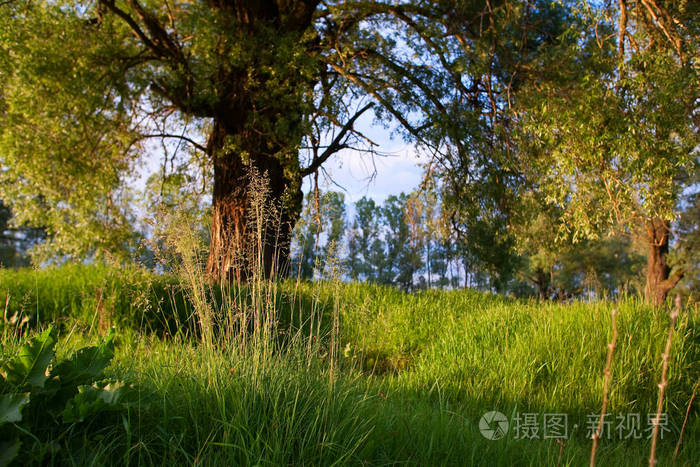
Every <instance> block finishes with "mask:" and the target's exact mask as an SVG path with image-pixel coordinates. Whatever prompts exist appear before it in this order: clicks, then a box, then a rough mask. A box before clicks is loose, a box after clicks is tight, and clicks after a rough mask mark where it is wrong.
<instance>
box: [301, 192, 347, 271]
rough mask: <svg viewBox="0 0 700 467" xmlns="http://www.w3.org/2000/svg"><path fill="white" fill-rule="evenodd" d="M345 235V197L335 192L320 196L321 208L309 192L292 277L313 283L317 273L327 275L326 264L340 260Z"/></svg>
mask: <svg viewBox="0 0 700 467" xmlns="http://www.w3.org/2000/svg"><path fill="white" fill-rule="evenodd" d="M344 235H345V198H344V196H343V194H342V193H338V192H335V191H329V192H325V193H320V194H319V196H318V204H317V203H316V199H315V195H314V194H313V193H312V192H309V193H308V195H307V196H306V203H305V206H304V209H303V210H302V212H301V217H300V219H299V222H298V223H297V225H296V227H295V240H294V241H295V246H296V251H295V252H294V253H293V254H294V258H293V261H292V266H291V268H292V270H291V273H292V274H293V275H298V276H299V277H301V278H303V279H313V278H314V277H315V274H314V271H318V272H321V271H323V270H324V269H326V268H325V267H324V263H325V262H326V261H328V260H329V259H331V258H333V257H334V256H337V257H339V256H340V254H341V252H340V247H341V245H342V241H343V237H344Z"/></svg>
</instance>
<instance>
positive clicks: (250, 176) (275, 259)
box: [207, 121, 303, 281]
mask: <svg viewBox="0 0 700 467" xmlns="http://www.w3.org/2000/svg"><path fill="white" fill-rule="evenodd" d="M247 133H248V132H247V131H245V130H235V129H234V130H232V129H231V128H227V127H226V125H225V124H224V123H222V122H220V121H215V122H214V126H213V129H212V132H211V134H210V136H209V141H208V144H207V150H208V152H209V153H210V155H211V157H212V158H213V163H214V191H213V196H212V219H211V239H210V249H209V259H208V261H207V273H208V275H209V276H210V278H211V279H212V280H214V281H221V280H233V279H237V280H247V279H249V278H251V277H253V276H258V275H259V276H262V277H265V278H269V277H272V276H276V275H286V274H287V273H288V267H289V248H290V243H291V238H292V229H293V228H294V224H295V223H296V220H297V219H298V217H299V213H300V212H301V206H302V199H303V194H302V191H301V175H300V174H299V173H298V171H297V172H294V171H290V170H285V166H284V164H283V163H282V161H284V158H282V157H279V154H278V153H277V152H273V153H272V154H269V153H263V152H261V151H260V150H259V149H257V148H260V147H263V145H262V144H257V143H252V142H251V143H252V144H245V146H244V148H243V149H242V150H229V149H228V148H227V141H228V140H229V138H230V137H231V136H232V135H235V136H237V137H239V140H241V141H246V139H247V138H240V136H242V135H244V136H245V135H246V134H247ZM252 139H253V140H256V139H257V138H252ZM279 149H280V151H283V150H284V148H279ZM242 154H245V160H244V158H243V157H242Z"/></svg>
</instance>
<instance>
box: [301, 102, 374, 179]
mask: <svg viewBox="0 0 700 467" xmlns="http://www.w3.org/2000/svg"><path fill="white" fill-rule="evenodd" d="M373 105H374V104H373V103H369V104H367V105H365V106H364V107H362V108H361V109H360V110H358V111H357V112H356V113H355V115H353V116H352V118H351V119H350V120H348V121H347V123H345V125H344V126H343V128H342V129H341V130H340V133H338V135H337V136H336V137H335V138H334V139H333V142H331V144H330V145H328V147H327V148H326V149H325V151H323V153H321V155H320V156H318V157H316V158H314V160H313V161H312V162H311V165H309V166H308V167H306V168H305V169H303V170H302V171H301V176H302V177H306V176H307V175H310V174H312V173H314V172H316V171H317V170H318V168H319V167H321V165H322V164H323V163H324V162H326V161H327V160H328V158H329V157H331V156H332V155H333V154H335V153H336V152H338V151H340V150H341V149H345V148H347V147H348V146H347V144H345V138H346V136H347V134H348V133H349V132H351V131H352V130H353V125H354V124H355V121H357V119H358V118H360V116H361V115H362V114H363V113H365V112H366V111H367V110H369V109H370V108H371V107H372V106H373Z"/></svg>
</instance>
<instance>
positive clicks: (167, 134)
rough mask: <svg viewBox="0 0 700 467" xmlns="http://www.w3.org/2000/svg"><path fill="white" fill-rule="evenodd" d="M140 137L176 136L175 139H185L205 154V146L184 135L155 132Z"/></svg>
mask: <svg viewBox="0 0 700 467" xmlns="http://www.w3.org/2000/svg"><path fill="white" fill-rule="evenodd" d="M140 137H141V138H144V139H145V138H176V139H181V140H183V141H187V142H188V143H190V144H191V145H192V146H194V147H195V148H196V149H198V150H200V151H202V152H203V153H205V154H206V152H207V148H206V147H204V146H202V145H201V144H199V143H198V142H196V141H195V140H193V139H190V138H188V137H187V136H184V135H174V134H170V133H156V134H150V135H140Z"/></svg>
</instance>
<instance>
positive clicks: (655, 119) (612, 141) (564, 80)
mask: <svg viewBox="0 0 700 467" xmlns="http://www.w3.org/2000/svg"><path fill="white" fill-rule="evenodd" d="M620 5H621V6H622V10H620V11H618V12H617V14H619V15H620V16H619V24H618V28H619V29H618V34H617V35H614V34H612V35H611V34H609V33H610V32H611V31H613V29H614V26H615V25H614V24H613V23H612V22H611V19H612V18H613V17H612V16H608V17H607V18H606V17H605V16H604V15H602V13H601V12H600V11H598V10H587V11H585V12H584V13H583V14H581V15H579V18H580V19H581V22H576V23H574V24H573V26H572V28H571V29H570V30H569V31H568V32H567V33H566V35H565V36H562V38H563V39H562V41H561V42H560V44H559V45H558V46H557V47H552V48H551V49H550V51H549V54H548V58H546V61H545V64H544V68H543V70H547V69H549V70H553V69H556V70H557V71H556V72H554V73H542V74H541V75H539V77H538V79H537V80H535V81H533V82H532V85H531V86H530V87H529V90H528V91H529V94H527V97H525V96H526V93H521V100H520V102H521V103H525V102H527V105H526V106H525V107H526V110H524V111H523V113H522V123H523V124H524V126H523V128H526V129H527V130H528V132H527V133H526V135H525V139H527V141H528V142H534V143H535V144H534V145H535V146H536V148H535V150H534V152H533V153H534V154H538V155H537V156H536V158H535V160H536V161H537V162H535V163H534V165H533V167H534V170H533V176H535V177H538V178H539V180H540V185H539V186H540V187H541V189H543V190H544V192H545V193H547V194H548V196H549V199H550V200H551V202H552V203H554V204H555V205H556V206H559V207H560V208H561V209H562V210H563V222H562V224H561V227H562V229H563V233H567V232H568V233H569V234H571V235H573V238H574V239H575V240H576V239H580V238H598V237H599V236H600V235H601V234H602V233H605V232H610V231H611V230H616V231H617V232H620V233H622V234H625V235H631V236H638V237H639V238H641V239H642V240H643V242H644V243H645V245H646V248H647V273H646V286H645V296H646V299H647V301H648V302H650V303H654V304H656V305H661V304H663V303H664V301H665V298H666V295H667V293H668V291H669V290H670V289H672V288H673V287H674V286H675V285H676V284H677V283H678V281H679V280H680V279H681V277H682V275H683V270H682V269H680V268H678V269H676V270H675V271H673V272H672V271H671V268H670V265H669V263H668V258H667V256H668V252H669V247H670V245H671V227H672V222H673V220H674V218H675V216H676V205H677V203H678V198H679V196H680V195H681V193H682V192H683V189H684V187H683V184H682V183H681V178H682V175H683V174H684V173H685V172H686V171H688V170H691V169H692V165H693V164H694V159H695V156H693V151H694V150H695V148H696V147H697V145H698V139H697V127H696V125H695V123H694V121H693V119H694V118H697V116H696V115H695V114H694V112H695V111H694V106H695V105H696V104H695V101H696V99H697V96H698V83H699V81H698V73H697V69H696V68H695V66H694V65H692V64H691V62H689V61H688V60H689V59H688V57H690V56H696V55H697V54H696V53H695V52H696V51H697V43H696V42H694V41H696V37H697V36H696V35H695V36H694V35H693V34H694V31H697V18H698V15H697V14H695V13H694V12H693V9H694V8H695V7H691V6H689V4H678V5H675V4H674V6H673V9H671V10H664V11H665V13H664V15H668V16H667V20H665V19H663V18H664V16H660V17H659V19H658V20H651V19H650V18H649V15H653V14H654V11H657V13H658V8H657V9H655V7H654V6H653V5H652V4H651V3H649V2H646V4H645V2H640V4H638V5H637V6H636V8H635V10H634V12H632V11H626V10H625V8H626V2H621V3H620ZM624 15H626V16H624ZM671 19H674V20H673V21H671ZM601 37H617V38H618V40H617V42H615V41H613V40H603V39H601ZM628 43H629V44H631V45H632V50H629V49H626V48H625V47H626V44H628ZM689 52H691V53H690V55H689ZM552 67H555V68H552ZM543 96H546V98H545V99H543ZM525 145H526V143H525V142H523V146H525Z"/></svg>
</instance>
